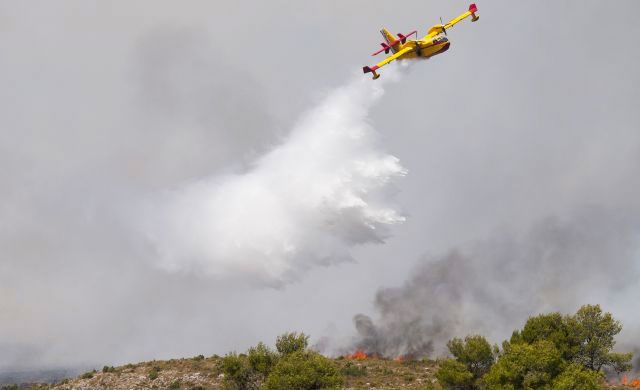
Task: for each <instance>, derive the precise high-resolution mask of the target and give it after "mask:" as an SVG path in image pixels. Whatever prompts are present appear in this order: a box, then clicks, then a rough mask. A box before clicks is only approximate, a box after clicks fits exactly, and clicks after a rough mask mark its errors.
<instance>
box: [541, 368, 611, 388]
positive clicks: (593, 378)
mask: <svg viewBox="0 0 640 390" xmlns="http://www.w3.org/2000/svg"><path fill="white" fill-rule="evenodd" d="M602 379H603V378H602V374H601V373H600V372H598V371H593V370H589V369H586V368H584V367H583V366H582V365H580V364H576V363H573V364H569V365H568V366H567V367H566V368H565V369H564V371H562V372H561V373H560V375H558V376H557V377H556V379H554V381H553V389H554V390H598V389H600V388H601V387H602V386H601V385H600V384H601V382H602Z"/></svg>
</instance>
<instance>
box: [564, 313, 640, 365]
mask: <svg viewBox="0 0 640 390" xmlns="http://www.w3.org/2000/svg"><path fill="white" fill-rule="evenodd" d="M568 321H569V326H570V328H571V331H572V332H573V337H574V338H575V339H576V340H577V344H578V346H577V350H576V353H575V355H574V357H573V360H574V361H575V362H577V363H580V364H582V365H583V366H584V367H586V368H588V369H590V370H594V371H600V369H601V368H602V367H603V366H610V367H612V368H613V369H614V370H616V371H617V372H624V371H628V370H629V369H630V368H631V364H630V362H631V358H632V356H633V355H632V354H631V353H614V352H612V349H613V347H614V345H615V343H616V342H615V340H614V337H615V336H616V335H617V334H618V333H620V331H621V330H622V325H621V324H620V322H619V321H617V320H614V319H613V317H612V316H611V313H602V309H600V305H584V306H582V307H581V308H580V309H579V310H578V312H577V313H576V314H575V316H573V317H571V318H569V319H568Z"/></svg>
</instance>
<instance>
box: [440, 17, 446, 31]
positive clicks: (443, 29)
mask: <svg viewBox="0 0 640 390" xmlns="http://www.w3.org/2000/svg"><path fill="white" fill-rule="evenodd" d="M440 24H441V25H442V32H443V33H444V35H447V29H446V28H444V23H443V22H442V16H441V17H440Z"/></svg>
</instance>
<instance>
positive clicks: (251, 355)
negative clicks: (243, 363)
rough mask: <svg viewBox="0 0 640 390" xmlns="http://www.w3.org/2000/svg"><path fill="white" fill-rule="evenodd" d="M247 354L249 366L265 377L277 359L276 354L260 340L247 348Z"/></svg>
mask: <svg viewBox="0 0 640 390" xmlns="http://www.w3.org/2000/svg"><path fill="white" fill-rule="evenodd" d="M247 355H248V359H249V365H250V366H251V368H252V369H253V370H254V371H256V372H259V373H260V374H262V375H263V376H265V377H266V376H267V375H269V373H270V372H271V369H272V368H273V366H274V365H275V364H276V363H277V361H278V355H277V354H276V353H275V352H273V351H272V350H271V348H269V347H267V346H266V345H265V344H264V343H262V342H260V343H258V345H256V346H255V347H251V348H249V350H248V351H247Z"/></svg>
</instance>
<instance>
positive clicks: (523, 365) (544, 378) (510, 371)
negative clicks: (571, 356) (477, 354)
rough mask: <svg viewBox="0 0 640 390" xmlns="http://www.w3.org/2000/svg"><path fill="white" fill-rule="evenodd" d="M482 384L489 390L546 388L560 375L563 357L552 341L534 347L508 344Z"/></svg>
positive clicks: (542, 342) (533, 345) (532, 345)
mask: <svg viewBox="0 0 640 390" xmlns="http://www.w3.org/2000/svg"><path fill="white" fill-rule="evenodd" d="M505 346H506V349H505V350H504V351H503V353H502V355H501V356H500V357H499V358H498V361H497V362H496V364H494V365H493V366H492V367H491V369H490V370H489V372H488V373H487V374H486V375H485V376H484V377H483V382H484V383H485V384H486V385H487V387H488V388H489V389H502V388H516V389H521V388H525V389H528V388H533V389H537V388H544V387H548V386H549V385H550V384H551V380H552V379H553V378H554V377H555V376H556V375H557V374H558V373H560V371H561V366H562V364H563V360H562V356H561V354H560V352H559V351H558V349H557V348H556V347H555V345H554V344H553V343H552V342H551V341H547V340H541V341H537V342H535V343H533V344H524V343H522V344H511V345H509V344H506V345H505Z"/></svg>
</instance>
